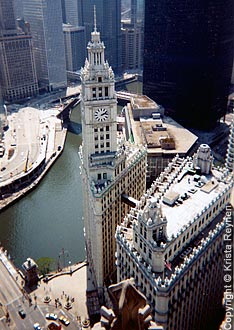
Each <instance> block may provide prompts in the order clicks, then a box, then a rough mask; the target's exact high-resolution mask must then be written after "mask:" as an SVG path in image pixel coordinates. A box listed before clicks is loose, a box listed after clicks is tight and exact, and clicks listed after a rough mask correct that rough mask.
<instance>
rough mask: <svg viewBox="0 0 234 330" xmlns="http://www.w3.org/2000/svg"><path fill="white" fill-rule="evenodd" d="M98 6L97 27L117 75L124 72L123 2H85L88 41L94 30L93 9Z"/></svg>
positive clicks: (83, 6)
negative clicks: (122, 50) (122, 41)
mask: <svg viewBox="0 0 234 330" xmlns="http://www.w3.org/2000/svg"><path fill="white" fill-rule="evenodd" d="M94 5H95V6H96V12H97V27H98V30H99V31H100V32H101V35H102V39H103V42H104V44H105V46H106V56H107V58H108V62H109V64H110V66H111V67H112V68H113V70H114V71H115V73H119V72H122V58H121V55H122V53H121V47H122V43H121V1H119V0H86V1H83V5H82V9H83V24H82V25H84V26H85V28H86V41H87V40H89V36H90V33H91V32H92V30H93V7H94Z"/></svg>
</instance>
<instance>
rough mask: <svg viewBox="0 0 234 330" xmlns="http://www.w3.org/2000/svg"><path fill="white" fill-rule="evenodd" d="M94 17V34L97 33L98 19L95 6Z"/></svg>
mask: <svg viewBox="0 0 234 330" xmlns="http://www.w3.org/2000/svg"><path fill="white" fill-rule="evenodd" d="M93 16H94V32H97V18H96V6H95V5H94V6H93Z"/></svg>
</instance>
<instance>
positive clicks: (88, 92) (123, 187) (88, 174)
mask: <svg viewBox="0 0 234 330" xmlns="http://www.w3.org/2000/svg"><path fill="white" fill-rule="evenodd" d="M87 49H88V59H87V60H86V62H85V66H84V68H83V69H82V70H81V82H82V91H81V116H82V134H83V144H82V148H81V152H80V155H81V169H82V178H83V199H84V208H83V209H84V225H85V241H86V252H87V259H88V262H89V268H90V270H91V271H92V275H93V281H94V284H95V287H96V288H98V289H99V293H102V289H103V287H104V285H105V284H109V283H110V280H111V278H113V277H115V276H114V275H115V274H116V267H115V251H116V243H115V239H114V236H115V231H116V227H117V225H119V224H120V223H121V221H122V219H123V217H124V215H126V214H127V212H128V210H129V206H128V205H127V204H125V203H123V202H122V199H123V195H125V200H128V198H127V196H131V197H132V198H134V199H139V198H140V196H141V195H142V193H143V192H144V191H145V171H146V150H145V148H143V147H142V146H133V145H131V144H129V143H127V142H126V141H125V139H124V134H123V133H124V132H123V131H119V130H118V129H117V98H116V93H115V89H114V74H113V71H112V69H111V67H110V66H109V64H108V62H107V61H105V57H104V49H105V46H104V44H103V42H101V40H100V33H99V32H97V31H96V26H95V29H94V32H92V34H91V42H89V43H88V47H87Z"/></svg>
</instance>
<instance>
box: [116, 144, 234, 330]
mask: <svg viewBox="0 0 234 330" xmlns="http://www.w3.org/2000/svg"><path fill="white" fill-rule="evenodd" d="M212 161H213V157H212V155H211V151H210V148H209V146H208V145H205V144H203V145H201V146H200V147H199V149H198V152H197V154H195V155H194V157H193V158H192V157H187V158H179V156H176V157H175V158H174V159H173V161H172V162H171V163H170V164H169V165H168V167H167V168H166V169H165V171H164V172H162V173H161V175H160V176H159V177H158V178H157V179H156V181H155V182H154V183H153V184H152V186H151V187H150V188H149V189H148V190H147V191H146V193H145V194H144V195H142V197H141V199H140V202H139V203H138V204H137V205H136V207H135V208H134V209H132V210H131V211H130V213H129V215H128V216H127V217H126V218H125V220H124V222H123V224H122V225H121V226H118V228H117V232H116V241H117V254H116V255H117V258H116V264H117V267H118V268H117V269H118V270H117V279H118V281H122V280H124V279H126V278H129V277H133V278H134V279H135V283H136V285H137V287H139V289H140V290H141V291H142V292H143V293H144V294H145V295H146V297H147V300H148V303H149V304H150V305H151V307H152V310H153V312H152V313H153V316H154V319H155V321H156V322H157V323H159V324H160V325H162V326H163V327H164V330H169V329H170V330H172V329H173V330H181V329H183V330H189V329H196V330H200V329H216V328H217V329H218V325H219V324H220V323H221V322H220V323H218V321H217V319H216V316H217V315H218V312H219V309H220V308H221V306H222V298H223V292H224V287H223V286H224V282H223V276H224V275H223V269H224V267H223V263H224V257H223V234H224V231H225V225H226V224H227V222H228V221H231V219H230V218H227V217H226V218H225V214H227V210H231V206H230V205H229V202H230V196H231V192H232V189H233V181H232V174H231V173H230V172H229V171H227V169H226V168H223V169H218V168H215V167H214V166H213V165H212ZM230 244H231V243H230ZM219 321H221V320H219Z"/></svg>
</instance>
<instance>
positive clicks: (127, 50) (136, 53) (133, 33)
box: [121, 22, 143, 71]
mask: <svg viewBox="0 0 234 330" xmlns="http://www.w3.org/2000/svg"><path fill="white" fill-rule="evenodd" d="M121 33H122V65H123V71H128V70H134V71H141V70H142V68H143V56H142V55H143V54H142V53H143V29H142V27H141V26H139V25H134V24H129V23H126V22H125V23H124V22H122V29H121Z"/></svg>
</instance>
